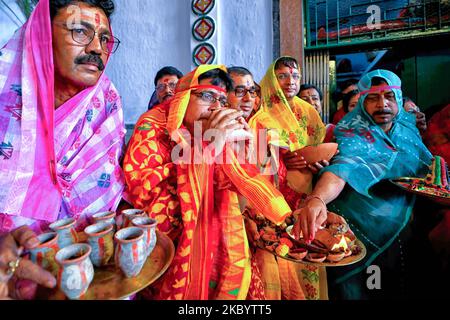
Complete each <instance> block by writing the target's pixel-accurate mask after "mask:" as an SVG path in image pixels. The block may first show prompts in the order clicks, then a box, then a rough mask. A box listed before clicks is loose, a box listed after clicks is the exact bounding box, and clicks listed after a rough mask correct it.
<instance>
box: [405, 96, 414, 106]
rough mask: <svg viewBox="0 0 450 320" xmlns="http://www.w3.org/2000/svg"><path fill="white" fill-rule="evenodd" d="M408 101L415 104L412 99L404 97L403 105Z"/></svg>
mask: <svg viewBox="0 0 450 320" xmlns="http://www.w3.org/2000/svg"><path fill="white" fill-rule="evenodd" d="M408 101H412V102H414V101H413V100H412V99H411V98H410V97H406V96H403V103H404V104H405V103H407V102H408Z"/></svg>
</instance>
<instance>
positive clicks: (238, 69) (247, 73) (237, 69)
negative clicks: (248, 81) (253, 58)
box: [227, 67, 253, 78]
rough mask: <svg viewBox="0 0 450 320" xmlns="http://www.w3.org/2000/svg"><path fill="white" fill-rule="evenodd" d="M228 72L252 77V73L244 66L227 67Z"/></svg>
mask: <svg viewBox="0 0 450 320" xmlns="http://www.w3.org/2000/svg"><path fill="white" fill-rule="evenodd" d="M227 70H228V74H237V75H239V76H251V77H252V78H253V74H252V73H251V72H250V70H248V69H247V68H244V67H229V68H227Z"/></svg>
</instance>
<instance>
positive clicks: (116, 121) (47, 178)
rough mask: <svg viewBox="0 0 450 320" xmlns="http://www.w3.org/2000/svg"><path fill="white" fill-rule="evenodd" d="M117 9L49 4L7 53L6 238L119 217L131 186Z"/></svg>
mask: <svg viewBox="0 0 450 320" xmlns="http://www.w3.org/2000/svg"><path fill="white" fill-rule="evenodd" d="M113 11H114V3H113V2H112V1H99V0H85V1H70V0H50V1H49V0H40V1H39V3H38V5H37V7H36V9H35V10H34V12H33V14H32V15H31V17H30V18H29V20H28V22H27V23H26V24H25V25H24V26H23V27H22V28H21V29H19V30H18V31H17V32H16V34H15V35H14V36H13V38H12V39H11V40H10V41H9V42H8V43H7V44H6V46H5V47H3V48H2V49H1V50H0V233H2V232H7V231H10V230H12V229H14V228H16V227H18V226H22V225H29V226H30V227H31V228H32V229H33V230H34V231H35V232H38V233H40V232H41V231H43V230H46V229H47V226H48V224H49V223H51V222H53V221H55V220H57V219H61V218H66V217H73V218H75V219H78V220H79V225H78V227H79V228H82V227H83V226H84V225H85V224H86V222H87V219H86V218H87V216H89V215H91V214H94V213H96V212H99V211H105V210H115V209H116V208H117V206H118V203H119V201H120V199H121V195H122V190H123V186H124V181H123V173H122V170H121V168H120V163H119V158H120V157H121V155H122V146H123V141H124V136H125V129H124V123H123V113H122V106H121V101H120V97H119V93H118V92H117V90H116V89H115V87H114V85H113V84H112V83H111V82H110V81H109V79H108V78H107V77H106V75H105V74H104V73H103V71H104V69H105V65H106V63H107V61H108V59H109V56H110V54H112V53H113V52H114V51H115V50H116V49H117V47H118V44H119V40H118V39H116V38H114V37H113V36H112V32H111V28H110V24H109V16H110V15H111V14H112V12H113Z"/></svg>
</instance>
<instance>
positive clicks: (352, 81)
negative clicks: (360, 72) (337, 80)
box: [339, 79, 359, 91]
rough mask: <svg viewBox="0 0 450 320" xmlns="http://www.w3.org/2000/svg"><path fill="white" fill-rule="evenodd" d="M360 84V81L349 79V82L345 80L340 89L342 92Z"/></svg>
mask: <svg viewBox="0 0 450 320" xmlns="http://www.w3.org/2000/svg"><path fill="white" fill-rule="evenodd" d="M358 82H359V80H358V79H348V80H345V81H344V82H342V83H341V84H340V86H339V87H340V89H341V91H345V89H347V88H348V87H350V86H352V85H355V84H358Z"/></svg>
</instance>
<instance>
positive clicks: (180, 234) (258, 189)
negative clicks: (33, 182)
mask: <svg viewBox="0 0 450 320" xmlns="http://www.w3.org/2000/svg"><path fill="white" fill-rule="evenodd" d="M230 89H231V81H230V79H229V77H228V75H227V74H226V68H225V67H223V66H214V65H209V66H206V65H203V66H200V67H198V68H197V69H195V70H194V71H192V72H191V73H189V74H188V75H186V76H185V77H183V78H182V79H180V81H179V83H178V86H177V89H176V94H175V96H174V98H173V99H172V100H171V101H170V102H168V103H163V104H161V105H159V106H157V107H155V108H154V109H152V110H151V111H149V112H147V113H145V114H144V115H142V116H141V118H140V119H139V121H138V123H137V124H136V129H135V132H134V134H133V136H132V138H131V140H130V142H129V146H128V150H127V153H126V156H125V159H124V164H123V165H124V171H125V179H126V182H127V190H126V193H125V198H126V199H127V201H128V202H130V203H131V204H132V205H133V206H134V207H136V208H140V209H143V210H145V211H147V212H148V213H149V214H150V215H151V216H152V217H154V218H156V219H157V221H158V228H159V230H160V231H162V232H165V233H166V234H168V235H169V236H170V237H171V238H172V239H173V240H174V243H175V245H176V254H175V258H174V260H173V262H172V264H171V266H170V267H169V269H168V271H167V272H166V274H165V275H164V276H163V277H162V278H161V280H160V281H159V282H158V284H155V286H157V287H158V290H155V291H158V292H157V293H156V294H155V296H154V298H157V299H177V300H181V299H195V300H204V299H250V298H251V299H263V298H264V289H263V288H262V283H261V281H258V279H260V278H259V277H258V270H257V269H256V268H255V266H256V265H255V264H253V265H252V263H251V259H250V251H249V246H248V240H247V237H246V232H245V228H244V222H243V216H242V214H241V211H240V209H239V203H238V195H237V190H239V193H240V194H242V195H243V196H245V197H246V198H248V199H249V201H250V202H251V204H252V206H253V207H255V208H257V209H258V210H259V211H260V212H262V213H263V214H264V215H265V216H266V218H267V219H269V220H271V221H272V222H274V223H275V224H281V223H282V222H284V220H285V218H286V217H287V216H288V215H290V214H291V209H290V208H289V206H288V204H287V203H286V202H285V200H284V198H283V196H282V195H281V193H279V192H278V191H277V190H276V189H275V187H274V186H273V185H272V184H271V183H270V182H269V181H268V180H267V179H266V178H265V177H262V176H260V174H259V170H258V169H257V168H256V166H255V165H251V164H249V163H242V162H241V163H239V162H238V161H237V157H236V153H235V149H234V147H233V145H232V144H230V143H228V142H226V141H225V140H226V139H227V138H228V137H229V135H230V134H231V133H233V132H234V133H235V132H238V131H242V130H247V131H248V130H249V127H248V125H247V123H246V122H245V120H244V119H243V118H242V115H243V113H242V112H241V111H237V110H234V109H231V108H226V106H227V95H226V94H227V91H229V90H230ZM198 130H200V135H199V134H198ZM209 130H212V131H213V132H214V130H215V131H216V133H218V134H216V135H214V142H213V143H209V142H208V141H206V140H208V139H207V135H208V131H209ZM202 132H205V135H203V134H202ZM202 148H204V149H203V152H200V153H199V152H198V151H199V150H202ZM207 150H208V151H211V152H210V153H208V152H206V151H207ZM220 155H222V156H223V155H226V157H227V159H226V161H217V159H218V158H221V157H220ZM180 158H181V159H180ZM221 159H222V160H223V158H221Z"/></svg>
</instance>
